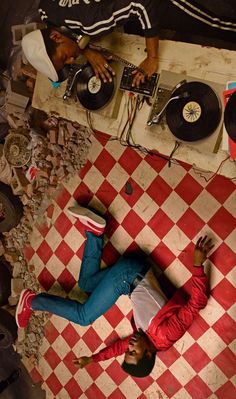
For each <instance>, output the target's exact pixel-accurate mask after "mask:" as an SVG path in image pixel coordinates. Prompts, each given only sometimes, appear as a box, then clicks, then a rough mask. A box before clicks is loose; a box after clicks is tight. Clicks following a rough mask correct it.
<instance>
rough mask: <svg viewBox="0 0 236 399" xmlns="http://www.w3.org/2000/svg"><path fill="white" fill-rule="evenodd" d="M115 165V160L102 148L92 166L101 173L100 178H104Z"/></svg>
mask: <svg viewBox="0 0 236 399" xmlns="http://www.w3.org/2000/svg"><path fill="white" fill-rule="evenodd" d="M115 163H116V160H115V159H114V158H113V157H112V156H111V155H110V154H109V152H108V151H107V150H106V149H105V148H104V149H103V150H102V151H101V152H100V154H99V155H98V157H97V159H96V160H95V161H94V166H95V167H96V168H97V169H98V170H99V171H100V172H101V174H102V176H104V177H106V176H107V175H108V173H109V172H110V171H111V169H112V168H113V166H114V165H115Z"/></svg>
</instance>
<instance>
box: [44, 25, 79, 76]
mask: <svg viewBox="0 0 236 399" xmlns="http://www.w3.org/2000/svg"><path fill="white" fill-rule="evenodd" d="M50 38H51V39H52V40H54V41H55V42H56V43H57V47H56V51H55V53H54V55H53V59H52V62H53V65H54V67H55V69H56V71H60V70H61V69H62V68H63V67H64V66H65V65H66V64H73V63H74V62H75V60H76V58H77V57H78V55H79V47H78V45H77V43H75V42H74V41H73V40H72V39H70V38H68V37H66V36H65V35H62V34H61V33H60V32H57V31H55V30H53V31H52V32H51V34H50Z"/></svg>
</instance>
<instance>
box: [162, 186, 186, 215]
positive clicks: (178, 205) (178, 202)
mask: <svg viewBox="0 0 236 399" xmlns="http://www.w3.org/2000/svg"><path fill="white" fill-rule="evenodd" d="M161 209H162V210H163V212H165V213H166V214H167V215H168V217H169V218H170V219H171V220H172V221H173V222H174V223H176V222H177V221H178V220H179V219H180V218H181V216H183V214H184V213H185V212H186V210H187V209H188V205H187V204H186V202H185V201H183V200H182V199H181V198H180V196H179V195H178V194H177V193H176V192H175V191H172V193H170V195H169V196H168V198H167V199H166V200H165V202H164V203H163V204H162V206H161Z"/></svg>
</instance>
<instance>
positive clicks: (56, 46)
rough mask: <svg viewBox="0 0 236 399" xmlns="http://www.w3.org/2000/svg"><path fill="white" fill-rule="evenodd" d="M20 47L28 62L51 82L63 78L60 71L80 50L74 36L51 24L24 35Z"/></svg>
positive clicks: (73, 59) (71, 62)
mask: <svg viewBox="0 0 236 399" xmlns="http://www.w3.org/2000/svg"><path fill="white" fill-rule="evenodd" d="M65 33H66V32H65ZM22 49H23V52H24V54H25V56H26V58H27V60H28V61H29V63H30V64H31V65H32V66H33V67H34V68H35V69H36V70H37V71H39V72H41V73H42V74H43V75H45V76H47V77H48V78H49V79H50V80H52V81H53V82H57V81H61V80H64V79H63V76H61V75H63V73H62V72H61V71H63V68H64V67H65V66H66V65H68V64H73V63H74V62H75V60H76V58H77V57H78V55H79V52H80V48H79V43H78V42H77V41H76V40H75V39H74V38H72V37H70V36H69V35H68V34H67V33H66V34H64V32H63V33H62V31H61V29H60V28H58V29H57V28H55V27H51V26H49V27H47V28H45V29H42V30H39V29H37V30H35V31H33V32H30V33H28V34H27V35H25V36H24V37H23V39H22Z"/></svg>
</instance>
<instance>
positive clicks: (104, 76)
mask: <svg viewBox="0 0 236 399" xmlns="http://www.w3.org/2000/svg"><path fill="white" fill-rule="evenodd" d="M83 54H84V56H85V58H86V59H87V60H88V62H89V63H90V65H91V67H92V68H93V70H94V72H95V75H96V77H97V78H98V79H101V80H103V82H105V83H106V82H112V76H114V75H115V71H114V70H113V69H112V67H111V66H110V65H109V63H108V60H111V58H112V57H111V56H105V55H103V54H101V53H100V52H99V51H97V50H92V49H90V48H86V49H84V50H83Z"/></svg>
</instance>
